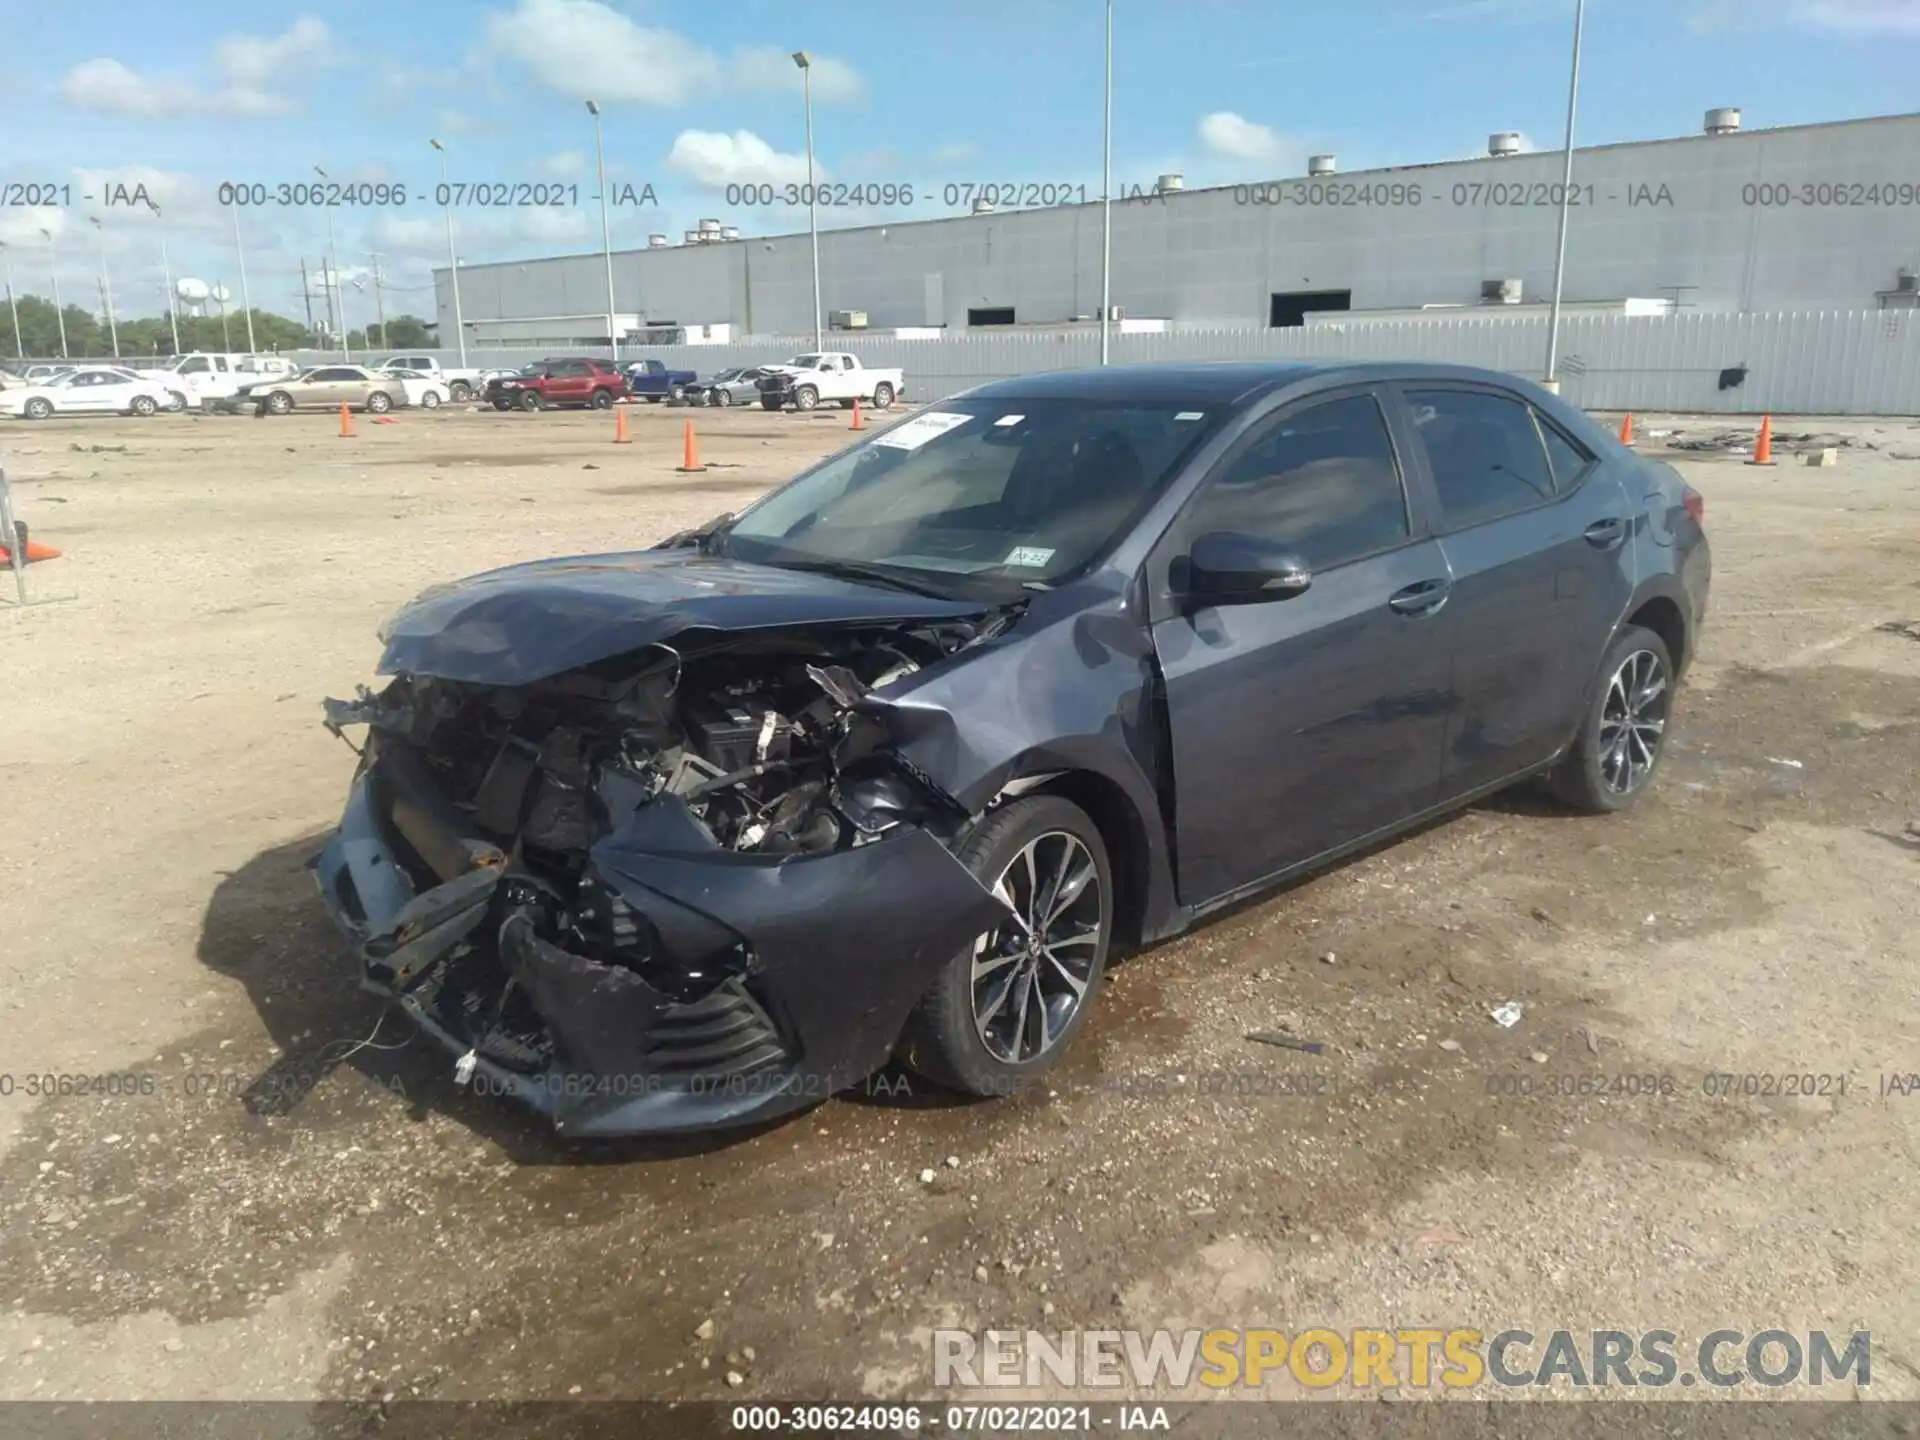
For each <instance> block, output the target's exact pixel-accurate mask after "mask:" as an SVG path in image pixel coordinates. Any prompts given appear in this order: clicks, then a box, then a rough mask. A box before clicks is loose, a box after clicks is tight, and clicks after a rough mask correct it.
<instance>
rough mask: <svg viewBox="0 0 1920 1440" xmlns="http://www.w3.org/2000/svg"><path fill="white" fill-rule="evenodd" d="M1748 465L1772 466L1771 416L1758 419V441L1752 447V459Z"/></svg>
mask: <svg viewBox="0 0 1920 1440" xmlns="http://www.w3.org/2000/svg"><path fill="white" fill-rule="evenodd" d="M1747 463H1748V464H1749V465H1771V464H1773V416H1771V415H1763V416H1761V417H1760V439H1759V441H1758V443H1756V444H1755V445H1754V447H1753V458H1752V459H1751V460H1749V461H1747Z"/></svg>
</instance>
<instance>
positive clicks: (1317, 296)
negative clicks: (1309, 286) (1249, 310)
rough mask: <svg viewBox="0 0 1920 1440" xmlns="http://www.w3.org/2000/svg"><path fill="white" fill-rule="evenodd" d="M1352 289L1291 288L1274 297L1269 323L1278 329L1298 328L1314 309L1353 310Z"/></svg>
mask: <svg viewBox="0 0 1920 1440" xmlns="http://www.w3.org/2000/svg"><path fill="white" fill-rule="evenodd" d="M1352 308H1353V292H1352V291H1351V290H1290V291H1287V292H1286V293H1284V294H1277V295H1275V296H1274V297H1273V303H1272V306H1271V308H1270V309H1269V311H1268V312H1267V324H1268V325H1270V326H1271V327H1273V328H1274V329H1276V330H1285V329H1297V328H1298V327H1299V326H1302V325H1304V324H1306V323H1307V313H1308V312H1309V311H1314V310H1351V309H1352Z"/></svg>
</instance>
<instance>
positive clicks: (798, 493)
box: [713, 399, 1219, 594]
mask: <svg viewBox="0 0 1920 1440" xmlns="http://www.w3.org/2000/svg"><path fill="white" fill-rule="evenodd" d="M1218 420H1219V413H1218V411H1216V410H1213V409H1209V408H1205V407H1201V406H1193V405H1181V404H1177V403H1168V404H1159V405H1148V404H1138V403H1118V404H1103V403H1096V402H1093V401H1087V400H1067V399H1045V400H1021V399H993V400H986V399H971V400H969V399H960V400H953V401H949V402H946V403H945V404H942V405H940V406H938V407H936V408H934V409H931V410H924V411H922V412H920V413H919V414H917V415H915V416H913V417H912V418H911V419H908V420H905V421H902V422H901V423H900V424H898V425H895V426H893V427H892V428H890V429H888V430H885V431H882V432H881V433H880V434H878V435H876V436H874V437H873V438H872V439H871V440H868V441H866V442H864V443H863V444H861V445H858V446H856V447H855V448H853V449H851V450H847V451H843V452H842V453H841V454H839V455H837V456H835V457H834V458H833V459H831V460H828V461H827V462H825V463H824V464H822V465H820V466H818V467H817V468H815V469H813V470H810V471H808V472H806V473H805V474H803V475H801V476H799V477H798V478H797V479H795V480H793V481H791V482H790V483H788V484H787V485H785V486H782V487H781V488H780V489H778V490H776V491H774V492H773V493H772V494H771V495H768V496H766V497H765V498H764V499H762V500H760V501H758V502H757V503H756V504H754V505H752V506H750V507H749V508H748V509H747V510H745V511H744V512H742V514H741V515H740V516H739V517H738V518H737V519H736V520H735V521H733V523H732V524H731V525H730V526H729V527H728V528H727V529H726V531H725V532H724V533H723V534H722V535H720V536H719V537H718V538H717V539H716V541H714V542H713V543H714V544H715V545H716V547H717V548H718V549H720V550H721V551H722V552H723V553H726V554H729V555H734V556H737V557H738V558H740V559H743V560H751V561H756V562H759V563H762V564H768V565H777V566H787V567H791V568H795V569H808V568H820V569H833V568H843V569H844V568H849V567H859V568H861V569H864V570H867V571H869V572H873V573H875V574H876V576H885V575H887V574H889V573H894V574H897V575H898V576H899V578H900V579H902V580H903V581H908V582H911V583H914V584H917V585H920V586H922V587H924V588H928V589H934V590H938V591H942V592H952V593H955V594H966V593H980V592H982V591H1000V590H1006V589H1015V590H1017V589H1018V588H1020V587H1021V586H1027V585H1032V584H1034V583H1036V582H1038V583H1040V584H1054V583H1057V582H1059V581H1060V580H1063V579H1066V578H1067V577H1069V576H1071V575H1073V574H1075V573H1078V572H1079V571H1082V570H1084V569H1086V568H1087V567H1088V566H1090V565H1092V564H1093V563H1094V562H1096V561H1097V560H1099V559H1100V558H1101V557H1102V556H1103V555H1105V554H1106V552H1107V551H1108V550H1110V549H1112V547H1113V546H1114V545H1115V544H1117V543H1118V542H1119V540H1120V539H1121V537H1122V536H1124V535H1125V534H1126V532H1127V531H1128V530H1129V529H1130V528H1131V527H1132V526H1133V525H1134V524H1135V523H1136V522H1137V520H1138V519H1139V517H1140V516H1141V515H1142V514H1143V513H1145V511H1146V509H1147V507H1148V506H1149V505H1150V504H1152V502H1153V500H1154V499H1155V498H1156V497H1157V496H1158V495H1159V493H1160V491H1161V489H1162V488H1163V487H1164V486H1165V484H1166V483H1167V481H1168V479H1169V478H1170V477H1171V475H1172V474H1173V472H1174V470H1175V469H1176V468H1177V467H1178V466H1179V464H1180V463H1181V461H1182V460H1184V459H1185V458H1186V456H1188V455H1189V454H1191V453H1192V451H1193V449H1194V448H1195V447H1196V446H1197V445H1198V444H1199V442H1200V440H1201V439H1202V438H1203V437H1204V436H1205V435H1206V434H1208V433H1209V432H1211V431H1212V430H1213V428H1214V426H1215V425H1216V424H1217V422H1218Z"/></svg>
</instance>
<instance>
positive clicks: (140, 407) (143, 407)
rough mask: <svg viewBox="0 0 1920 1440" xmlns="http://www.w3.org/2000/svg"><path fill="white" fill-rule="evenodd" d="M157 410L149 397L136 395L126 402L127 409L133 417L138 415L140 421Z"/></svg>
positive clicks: (157, 407)
mask: <svg viewBox="0 0 1920 1440" xmlns="http://www.w3.org/2000/svg"><path fill="white" fill-rule="evenodd" d="M159 408H160V407H159V406H158V405H156V404H155V403H154V400H153V397H152V396H151V395H136V396H134V397H133V399H131V400H129V401H128V402H127V409H128V410H130V411H132V412H133V413H134V414H135V415H138V416H139V417H140V418H141V419H142V420H144V419H146V418H147V416H149V415H151V414H153V412H154V411H156V410H158V409H159Z"/></svg>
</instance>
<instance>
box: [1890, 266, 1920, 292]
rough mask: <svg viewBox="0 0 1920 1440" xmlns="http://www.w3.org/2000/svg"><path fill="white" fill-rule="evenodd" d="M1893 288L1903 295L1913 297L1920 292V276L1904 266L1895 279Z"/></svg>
mask: <svg viewBox="0 0 1920 1440" xmlns="http://www.w3.org/2000/svg"><path fill="white" fill-rule="evenodd" d="M1893 288H1894V289H1895V290H1896V291H1898V292H1899V293H1900V294H1902V295H1911V294H1913V293H1914V291H1916V290H1920V275H1915V274H1914V273H1913V271H1911V270H1909V269H1907V268H1906V267H1905V266H1904V265H1903V266H1901V267H1900V273H1899V274H1898V275H1896V276H1894V277H1893Z"/></svg>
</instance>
